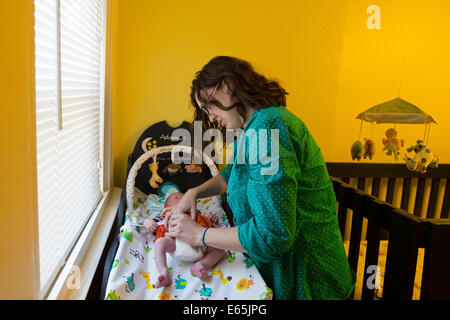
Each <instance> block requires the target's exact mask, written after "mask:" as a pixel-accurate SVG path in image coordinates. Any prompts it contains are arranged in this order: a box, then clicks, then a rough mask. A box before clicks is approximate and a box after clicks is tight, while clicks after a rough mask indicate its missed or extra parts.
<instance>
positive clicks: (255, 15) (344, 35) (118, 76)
mask: <svg viewBox="0 0 450 320" xmlns="http://www.w3.org/2000/svg"><path fill="white" fill-rule="evenodd" d="M116 1H117V0H116ZM373 4H376V5H378V6H379V7H380V9H381V30H369V29H368V28H367V26H366V20H367V19H368V17H369V16H370V14H368V13H367V12H366V9H367V7H368V6H369V5H373ZM449 9H450V2H449V1H446V0H440V1H439V0H434V1H419V0H396V1H390V0H377V1H375V2H374V1H366V0H345V1H344V0H343V1H331V0H328V1H327V0H321V1H277V2H273V1H227V2H216V1H197V2H196V3H195V5H193V4H192V2H187V1H170V2H168V1H146V0H133V1H118V2H117V10H116V11H118V12H117V13H116V15H115V18H116V21H115V22H114V25H115V26H116V29H115V30H116V33H115V36H114V42H115V43H114V51H113V56H114V59H113V61H114V64H113V74H114V79H113V84H114V90H113V108H114V111H113V112H114V121H113V128H114V139H113V141H114V165H115V171H114V172H115V175H114V177H115V185H116V186H122V185H123V183H124V179H125V170H126V157H127V154H128V153H129V152H131V150H132V148H133V145H134V143H135V142H136V140H137V138H138V137H139V135H140V134H141V133H142V131H143V130H144V129H145V128H146V127H147V126H148V125H149V124H151V123H155V122H157V121H160V120H164V119H167V120H168V121H169V124H172V125H174V124H177V123H179V122H181V121H182V120H191V118H192V109H190V108H188V105H189V103H188V93H189V87H190V83H191V81H192V77H193V74H194V73H195V71H198V70H199V69H200V68H201V67H202V66H203V65H204V64H205V63H206V62H207V61H208V60H209V59H210V58H212V57H214V56H216V55H222V54H224V55H232V56H237V57H241V58H244V59H247V60H249V61H250V62H251V63H253V64H254V65H255V66H256V67H257V68H258V69H259V70H261V71H262V72H263V73H264V74H266V75H267V76H268V77H275V78H277V79H279V80H280V82H281V84H282V85H283V86H284V87H285V88H286V89H287V90H288V91H289V92H290V95H289V97H288V103H287V104H288V108H289V109H290V110H291V111H293V112H294V113H295V114H296V115H297V116H299V117H300V118H302V119H303V120H304V121H305V123H306V124H307V125H308V127H309V129H310V131H311V132H312V134H313V136H314V137H315V139H316V141H317V142H318V144H319V146H320V147H321V149H322V152H323V154H324V157H325V160H326V161H336V162H340V161H342V162H351V161H352V160H351V157H350V152H349V150H350V146H351V145H352V143H353V142H354V141H355V140H357V139H358V137H359V128H360V121H359V120H356V119H355V117H356V115H357V114H359V113H360V112H362V111H364V110H366V109H367V108H369V107H371V106H373V105H375V104H378V103H381V102H384V101H387V100H390V99H393V98H396V97H397V96H399V95H400V97H402V98H403V99H405V100H407V101H410V102H411V103H414V104H416V105H417V106H418V107H420V108H422V109H423V110H424V111H425V112H428V113H430V114H431V115H432V116H434V117H435V118H436V120H437V121H438V125H433V126H432V127H431V134H430V139H429V141H428V142H429V145H430V146H431V147H432V148H434V149H435V150H436V151H437V153H438V155H439V158H440V162H441V163H444V162H448V161H449V160H450V151H448V148H446V139H447V137H446V133H447V131H448V129H447V128H448V127H449V124H450V123H449V121H450V114H449V111H447V110H448V105H449V102H448V101H450V99H449V98H450V97H449V94H450V88H449V86H450V81H449V79H448V78H449V71H450V65H449V64H450V60H449V59H448V57H449V56H450V45H449V41H448V36H449V34H450V32H449V31H450V22H449V21H448V19H447V16H446V15H447V13H448V12H449ZM390 126H391V125H374V126H373V129H372V126H371V124H369V123H364V126H363V132H362V135H361V138H364V137H369V136H371V135H372V137H373V138H374V140H375V142H376V146H377V147H376V148H377V152H376V155H375V158H374V160H372V162H394V159H393V158H392V157H387V156H385V155H384V154H382V153H381V152H380V150H381V149H382V145H381V139H382V138H383V137H384V132H385V131H386V129H387V128H389V127H390ZM424 128H425V127H424V126H423V125H398V126H397V130H398V132H399V138H402V139H405V140H406V146H410V145H411V144H413V143H415V141H416V139H421V138H423V135H424ZM372 130H373V131H372ZM402 151H403V152H405V149H403V150H402ZM366 161H369V160H366ZM399 163H403V161H401V160H399Z"/></svg>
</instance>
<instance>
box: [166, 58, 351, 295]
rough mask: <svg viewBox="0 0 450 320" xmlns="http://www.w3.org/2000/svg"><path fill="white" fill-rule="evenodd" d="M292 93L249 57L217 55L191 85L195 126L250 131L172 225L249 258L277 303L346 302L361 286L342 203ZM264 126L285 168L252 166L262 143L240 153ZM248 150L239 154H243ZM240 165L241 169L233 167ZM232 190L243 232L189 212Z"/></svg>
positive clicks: (172, 216)
mask: <svg viewBox="0 0 450 320" xmlns="http://www.w3.org/2000/svg"><path fill="white" fill-rule="evenodd" d="M286 95H287V92H286V91H285V90H284V89H283V88H281V87H280V85H279V84H278V83H277V82H275V81H269V80H267V79H266V78H265V77H264V76H262V75H260V74H258V73H257V72H255V71H254V69H253V68H252V66H251V65H250V64H249V63H248V62H246V61H243V60H240V59H237V58H233V57H227V56H220V57H215V58H213V59H212V60H211V61H210V62H209V63H208V64H206V65H205V66H204V67H203V69H202V70H201V71H199V72H197V74H196V78H195V79H194V80H193V82H192V91H191V95H190V97H191V103H192V105H193V106H194V107H195V108H196V111H195V118H196V120H202V121H203V126H204V127H206V128H211V127H214V128H226V129H227V130H228V129H243V131H242V132H241V134H240V135H239V138H238V139H237V141H235V142H234V151H235V153H234V155H235V156H239V152H242V154H241V156H242V158H243V159H244V160H245V161H244V163H242V162H241V163H239V162H237V161H231V163H229V164H228V165H227V167H226V168H225V169H223V170H222V171H221V172H220V174H219V175H217V176H216V177H213V178H211V179H210V180H208V181H206V182H205V183H203V184H202V185H200V186H198V187H196V188H193V189H190V190H188V191H187V192H186V193H185V195H184V196H183V198H182V199H181V200H180V202H179V203H178V204H177V205H176V206H175V207H172V208H171V209H170V210H169V212H168V214H167V218H166V227H168V229H169V233H168V234H169V235H170V236H173V237H176V238H180V239H182V240H184V241H186V242H188V243H190V244H191V245H197V246H201V245H205V246H210V247H214V248H218V249H226V250H233V251H238V252H244V253H246V254H247V255H248V256H249V257H250V258H251V259H252V260H253V261H254V262H255V264H256V266H257V268H258V270H259V271H260V273H261V275H262V276H263V278H264V280H265V281H266V283H267V285H268V286H269V287H270V288H271V289H272V290H273V292H274V298H275V299H346V298H348V297H349V296H350V295H351V293H352V291H353V289H354V286H355V274H354V272H353V270H351V268H350V266H349V263H348V260H347V257H346V254H345V250H344V245H343V242H342V238H341V234H340V231H339V227H338V221H337V214H336V198H335V194H334V190H333V186H332V183H331V180H330V178H329V176H328V172H327V169H326V166H325V162H324V159H323V157H322V154H321V151H320V149H319V147H318V146H317V144H316V143H315V141H314V139H313V137H312V136H311V135H310V133H309V131H308V129H307V127H306V126H305V124H304V123H303V122H302V121H301V120H300V119H299V118H298V117H296V116H295V115H294V114H292V113H291V112H290V111H288V110H287V109H286V107H285V106H286ZM250 129H254V131H255V132H259V130H260V129H265V130H266V132H268V136H269V137H272V135H271V132H272V131H271V129H272V130H277V132H278V141H276V139H275V140H272V139H270V138H267V139H266V141H268V143H267V149H266V150H272V149H271V147H272V146H273V143H274V142H275V143H277V146H276V147H278V150H277V152H276V154H275V155H273V154H272V155H271V158H270V159H271V161H276V162H277V166H274V167H275V168H276V170H272V171H273V172H271V173H270V174H267V173H265V174H263V173H262V172H263V170H264V168H266V169H267V167H268V166H267V163H265V164H263V163H262V161H258V162H257V163H254V162H253V163H252V162H251V161H249V158H250V156H251V155H254V154H255V153H256V154H257V153H258V152H260V151H261V150H260V147H258V144H252V143H249V145H248V147H247V148H244V150H242V149H239V148H238V144H239V141H240V139H241V138H242V137H245V134H246V132H249V130H250ZM239 150H240V151H239ZM233 162H234V163H233ZM223 193H226V196H227V201H228V204H229V206H230V208H231V210H232V212H233V216H234V223H235V227H232V228H223V229H221V228H215V229H206V228H203V227H201V226H200V225H198V224H196V223H195V222H194V221H193V220H192V219H191V218H189V217H188V216H187V215H185V214H182V213H183V212H184V211H186V210H191V212H195V206H196V200H197V198H203V197H208V196H213V195H217V194H223Z"/></svg>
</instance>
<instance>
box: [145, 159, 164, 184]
mask: <svg viewBox="0 0 450 320" xmlns="http://www.w3.org/2000/svg"><path fill="white" fill-rule="evenodd" d="M158 164H159V162H156V156H154V157H153V162H151V163H150V164H149V165H148V167H149V169H150V171H151V173H152V177H151V178H150V180H149V181H148V183H149V184H150V186H151V187H152V188H153V189H157V188H158V187H159V185H158V183H162V182H163V179H161V177H160V176H159V175H158Z"/></svg>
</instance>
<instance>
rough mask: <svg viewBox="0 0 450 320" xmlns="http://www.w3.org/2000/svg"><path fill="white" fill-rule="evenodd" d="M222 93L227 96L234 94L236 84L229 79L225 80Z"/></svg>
mask: <svg viewBox="0 0 450 320" xmlns="http://www.w3.org/2000/svg"><path fill="white" fill-rule="evenodd" d="M222 91H223V92H224V93H227V94H232V93H233V92H234V82H233V81H232V80H230V79H228V78H225V79H223V81H222Z"/></svg>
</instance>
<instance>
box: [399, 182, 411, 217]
mask: <svg viewBox="0 0 450 320" xmlns="http://www.w3.org/2000/svg"><path fill="white" fill-rule="evenodd" d="M410 191H411V178H404V179H403V192H402V202H401V204H400V208H402V209H403V210H405V211H408V205H409V192H410Z"/></svg>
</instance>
